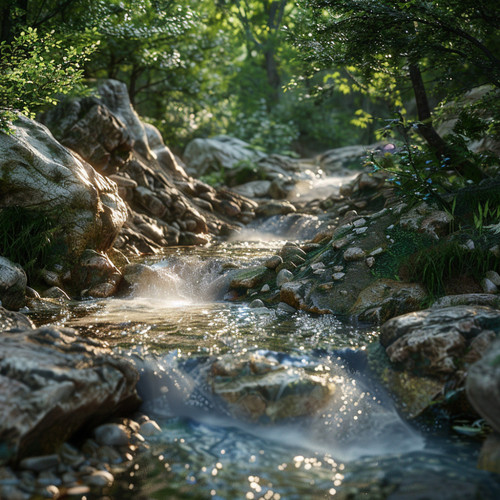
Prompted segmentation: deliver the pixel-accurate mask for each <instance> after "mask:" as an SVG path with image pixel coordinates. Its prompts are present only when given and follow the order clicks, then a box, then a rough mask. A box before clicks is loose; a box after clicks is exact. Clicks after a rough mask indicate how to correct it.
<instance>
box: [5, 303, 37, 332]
mask: <svg viewBox="0 0 500 500" xmlns="http://www.w3.org/2000/svg"><path fill="white" fill-rule="evenodd" d="M34 327H35V325H34V324H33V322H32V321H31V320H30V319H29V318H28V317H26V316H25V315H24V314H21V313H18V312H13V311H7V309H5V308H3V307H1V306H0V332H7V331H9V330H12V331H16V330H18V331H24V330H29V329H31V328H34Z"/></svg>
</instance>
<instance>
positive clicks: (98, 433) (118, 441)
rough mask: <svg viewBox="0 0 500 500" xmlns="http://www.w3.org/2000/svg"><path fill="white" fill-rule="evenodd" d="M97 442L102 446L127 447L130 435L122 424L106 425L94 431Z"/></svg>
mask: <svg viewBox="0 0 500 500" xmlns="http://www.w3.org/2000/svg"><path fill="white" fill-rule="evenodd" d="M94 436H95V438H96V441H97V442H98V443H99V444H102V445H109V446H125V445H127V444H128V443H129V440H130V434H129V432H128V430H127V428H126V427H125V426H124V425H121V424H104V425H101V426H99V427H97V428H96V429H94Z"/></svg>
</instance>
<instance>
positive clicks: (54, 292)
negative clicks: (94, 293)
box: [42, 286, 70, 300]
mask: <svg viewBox="0 0 500 500" xmlns="http://www.w3.org/2000/svg"><path fill="white" fill-rule="evenodd" d="M42 297H43V298H46V299H62V300H70V298H69V296H68V294H67V293H66V292H65V291H64V290H61V289H60V288H59V287H58V286H51V287H50V288H48V289H47V290H45V291H44V292H43V293H42Z"/></svg>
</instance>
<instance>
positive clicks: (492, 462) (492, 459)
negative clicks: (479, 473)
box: [477, 432, 500, 474]
mask: <svg viewBox="0 0 500 500" xmlns="http://www.w3.org/2000/svg"><path fill="white" fill-rule="evenodd" d="M477 466H478V468H479V469H483V470H487V471H490V472H496V473H497V474H500V434H498V433H497V432H493V433H492V434H490V435H489V436H488V437H487V438H486V440H485V442H484V443H483V446H482V447H481V452H480V454H479V458H478V460H477Z"/></svg>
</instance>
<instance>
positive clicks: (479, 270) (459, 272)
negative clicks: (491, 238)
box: [408, 238, 500, 297]
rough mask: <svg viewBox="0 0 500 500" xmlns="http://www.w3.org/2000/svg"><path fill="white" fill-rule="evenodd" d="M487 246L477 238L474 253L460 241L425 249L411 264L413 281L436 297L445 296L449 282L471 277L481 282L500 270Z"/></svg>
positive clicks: (496, 260)
mask: <svg viewBox="0 0 500 500" xmlns="http://www.w3.org/2000/svg"><path fill="white" fill-rule="evenodd" d="M485 243H486V241H481V239H480V238H476V241H475V248H474V249H472V250H471V249H469V248H467V247H466V246H465V245H463V244H462V243H460V242H459V241H447V240H446V241H441V242H439V243H437V244H436V245H434V246H432V247H429V248H427V249H424V250H422V251H420V252H418V253H417V254H416V255H415V256H414V257H412V258H411V260H410V263H409V266H408V267H409V270H410V279H412V280H416V281H419V282H421V283H423V284H424V285H425V287H426V288H427V291H428V292H429V294H430V295H431V296H434V297H437V296H440V295H444V294H445V293H446V283H447V282H449V281H450V280H453V279H457V278H462V279H463V278H464V277H465V276H470V277H472V278H474V279H475V280H477V281H479V280H480V279H481V278H482V277H483V276H484V273H486V271H489V270H499V269H500V262H499V260H498V259H497V258H496V257H495V256H494V255H493V254H492V253H491V252H490V251H489V246H488V245H487V244H485Z"/></svg>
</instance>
